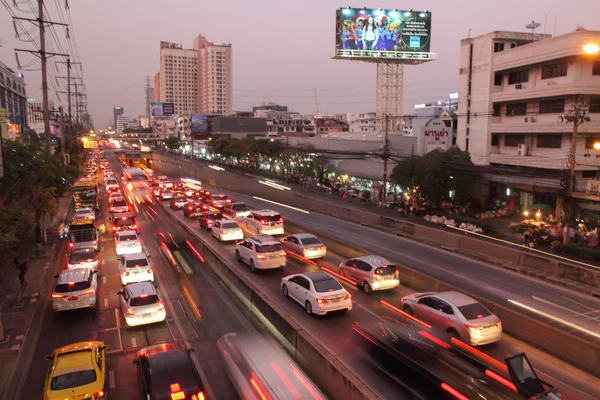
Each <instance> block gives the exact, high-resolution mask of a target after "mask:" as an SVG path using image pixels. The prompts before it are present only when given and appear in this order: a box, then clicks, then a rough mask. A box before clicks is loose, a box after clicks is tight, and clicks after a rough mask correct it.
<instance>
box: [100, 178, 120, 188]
mask: <svg viewBox="0 0 600 400" xmlns="http://www.w3.org/2000/svg"><path fill="white" fill-rule="evenodd" d="M104 188H105V189H106V192H109V191H117V190H119V182H118V181H117V178H115V177H114V176H111V177H110V178H108V179H107V180H106V183H105V184H104Z"/></svg>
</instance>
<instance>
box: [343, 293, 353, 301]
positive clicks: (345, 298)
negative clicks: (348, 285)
mask: <svg viewBox="0 0 600 400" xmlns="http://www.w3.org/2000/svg"><path fill="white" fill-rule="evenodd" d="M351 297H352V295H351V294H350V293H348V294H347V295H346V296H344V300H348V299H349V298H351Z"/></svg>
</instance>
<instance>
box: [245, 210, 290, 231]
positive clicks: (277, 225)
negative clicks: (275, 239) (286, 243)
mask: <svg viewBox="0 0 600 400" xmlns="http://www.w3.org/2000/svg"><path fill="white" fill-rule="evenodd" d="M242 222H243V223H244V224H245V225H246V227H247V228H248V230H249V231H250V232H255V233H256V234H257V235H283V234H284V230H283V218H282V217H281V215H279V213H278V212H275V211H271V210H258V211H252V212H251V213H250V214H248V216H247V217H246V218H244V219H242Z"/></svg>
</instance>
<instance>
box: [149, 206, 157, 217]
mask: <svg viewBox="0 0 600 400" xmlns="http://www.w3.org/2000/svg"><path fill="white" fill-rule="evenodd" d="M146 207H147V208H148V210H150V211H152V212H153V213H154V215H158V213H157V212H156V210H155V209H154V208H152V207H150V206H146Z"/></svg>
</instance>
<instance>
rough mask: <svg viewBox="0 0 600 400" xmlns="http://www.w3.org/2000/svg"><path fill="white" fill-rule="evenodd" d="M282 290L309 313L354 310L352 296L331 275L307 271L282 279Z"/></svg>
mask: <svg viewBox="0 0 600 400" xmlns="http://www.w3.org/2000/svg"><path fill="white" fill-rule="evenodd" d="M281 291H282V293H283V295H284V296H285V297H290V298H291V299H292V300H295V301H296V302H298V303H299V304H300V305H302V306H303V307H304V309H305V310H306V313H307V314H309V315H312V314H316V315H325V314H327V313H329V312H332V311H340V310H343V311H349V310H352V296H351V295H350V293H348V291H347V290H346V289H344V287H343V286H342V285H341V284H340V283H339V282H338V281H337V280H336V279H335V278H334V277H333V276H331V275H329V274H327V273H325V272H321V271H313V272H305V273H302V274H294V275H289V276H286V277H285V278H282V279H281Z"/></svg>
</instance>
